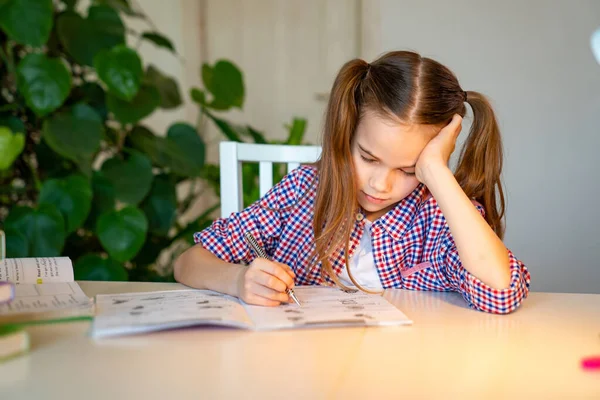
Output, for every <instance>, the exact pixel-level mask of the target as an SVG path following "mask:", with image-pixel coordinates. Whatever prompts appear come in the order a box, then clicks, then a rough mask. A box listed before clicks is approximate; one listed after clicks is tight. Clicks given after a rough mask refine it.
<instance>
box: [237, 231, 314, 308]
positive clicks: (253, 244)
mask: <svg viewBox="0 0 600 400" xmlns="http://www.w3.org/2000/svg"><path fill="white" fill-rule="evenodd" d="M244 237H245V238H246V242H248V244H249V245H250V247H252V250H254V252H255V253H256V254H257V255H258V256H259V257H262V258H265V259H267V260H269V257H268V256H267V253H265V251H264V250H263V249H262V248H261V247H260V246H259V245H258V243H257V242H256V239H255V238H254V236H252V234H251V233H250V232H245V233H244ZM286 292H287V294H288V296H290V297H291V298H292V300H294V302H295V303H296V304H298V305H299V306H301V307H302V304H300V301H298V298H297V297H296V294H295V293H294V291H293V290H292V289H287V290H286Z"/></svg>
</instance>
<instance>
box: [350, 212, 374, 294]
mask: <svg viewBox="0 0 600 400" xmlns="http://www.w3.org/2000/svg"><path fill="white" fill-rule="evenodd" d="M364 221H365V226H364V230H363V234H362V237H361V238H360V243H359V244H358V248H357V249H356V251H355V252H354V255H353V256H352V257H351V258H350V260H349V261H350V269H351V271H352V277H353V278H354V280H355V281H356V282H358V284H359V285H360V286H362V287H364V288H365V289H373V290H382V289H383V287H382V286H381V281H380V280H379V275H378V274H377V268H376V267H375V261H374V260H373V247H372V246H371V225H372V224H373V223H372V222H371V221H369V220H367V219H366V218H365V219H364ZM340 278H341V280H342V283H343V284H344V285H346V286H351V287H354V284H353V283H352V281H351V280H350V277H349V276H348V271H346V269H345V268H344V270H343V271H342V274H341V275H340Z"/></svg>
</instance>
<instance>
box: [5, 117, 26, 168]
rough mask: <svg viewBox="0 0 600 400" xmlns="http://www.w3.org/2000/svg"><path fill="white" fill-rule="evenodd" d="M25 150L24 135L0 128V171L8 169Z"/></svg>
mask: <svg viewBox="0 0 600 400" xmlns="http://www.w3.org/2000/svg"><path fill="white" fill-rule="evenodd" d="M24 148H25V135H23V134H22V133H17V134H13V133H12V132H11V130H10V129H9V128H7V127H5V126H0V171H1V170H5V169H8V168H9V167H10V166H11V165H12V163H13V162H14V161H15V160H16V159H17V157H18V156H19V154H21V152H22V151H23V149H24Z"/></svg>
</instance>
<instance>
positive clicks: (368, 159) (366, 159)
mask: <svg viewBox="0 0 600 400" xmlns="http://www.w3.org/2000/svg"><path fill="white" fill-rule="evenodd" d="M360 158H362V159H363V161H364V162H366V163H369V164H370V163H374V162H375V160H373V159H372V158H367V157H365V156H363V155H362V154H361V155H360Z"/></svg>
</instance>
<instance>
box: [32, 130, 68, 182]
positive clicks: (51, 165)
mask: <svg viewBox="0 0 600 400" xmlns="http://www.w3.org/2000/svg"><path fill="white" fill-rule="evenodd" d="M34 151H35V158H36V160H37V165H38V166H37V168H38V173H39V174H40V179H41V180H42V181H44V180H46V179H51V178H62V177H65V176H67V175H70V174H72V173H74V172H76V171H77V168H78V167H77V165H74V164H73V162H72V161H71V160H69V159H67V158H65V157H63V156H61V155H60V154H58V153H57V152H55V151H54V150H52V149H51V148H50V146H48V143H46V141H44V140H42V141H41V142H39V143H37V144H36V145H35V147H34Z"/></svg>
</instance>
